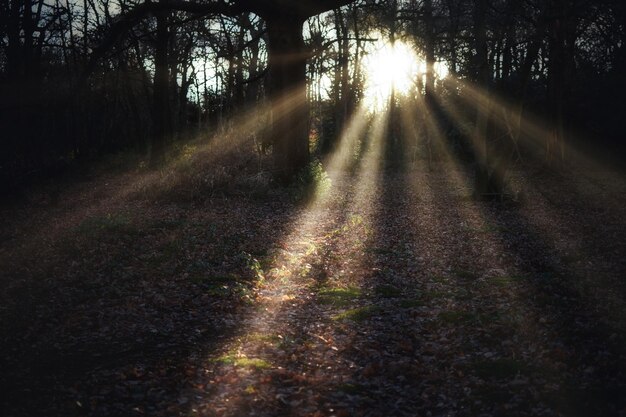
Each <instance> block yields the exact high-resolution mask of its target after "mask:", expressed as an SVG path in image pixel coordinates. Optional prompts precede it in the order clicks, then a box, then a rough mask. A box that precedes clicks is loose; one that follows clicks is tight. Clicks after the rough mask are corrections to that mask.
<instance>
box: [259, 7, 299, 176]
mask: <svg viewBox="0 0 626 417" xmlns="http://www.w3.org/2000/svg"><path fill="white" fill-rule="evenodd" d="M302 24H303V20H301V19H299V18H289V17H282V18H280V19H275V20H273V19H272V20H267V29H268V70H269V94H270V102H271V119H272V127H271V136H272V143H273V148H274V149H273V153H274V168H275V171H276V176H277V178H278V180H279V181H281V182H283V183H286V182H288V181H289V180H290V179H291V178H292V177H293V175H294V174H296V173H297V172H298V171H299V170H300V169H302V168H303V167H305V166H306V165H307V164H308V162H309V107H308V103H307V99H306V59H307V54H306V51H305V47H304V40H303V38H302Z"/></svg>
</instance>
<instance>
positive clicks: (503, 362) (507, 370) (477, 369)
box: [471, 358, 529, 379]
mask: <svg viewBox="0 0 626 417" xmlns="http://www.w3.org/2000/svg"><path fill="white" fill-rule="evenodd" d="M471 369H472V372H473V373H474V374H476V375H478V376H479V377H481V378H484V379H489V378H496V379H506V378H513V377H514V376H515V375H517V374H518V373H522V374H523V373H527V372H528V369H529V368H528V366H527V365H526V364H525V363H523V362H520V361H518V360H515V359H507V358H501V359H493V360H485V361H478V362H474V363H473V364H472V365H471Z"/></svg>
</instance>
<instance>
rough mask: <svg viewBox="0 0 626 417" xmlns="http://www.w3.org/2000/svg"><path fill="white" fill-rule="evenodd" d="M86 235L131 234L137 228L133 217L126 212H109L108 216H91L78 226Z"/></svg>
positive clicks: (80, 231)
mask: <svg viewBox="0 0 626 417" xmlns="http://www.w3.org/2000/svg"><path fill="white" fill-rule="evenodd" d="M76 231H77V232H78V233H81V234H84V235H90V236H91V235H100V234H103V233H107V234H108V233H112V234H113V233H114V234H129V233H132V232H136V231H137V230H136V229H134V228H133V227H132V224H131V219H130V217H129V216H127V215H124V214H111V213H109V214H107V215H106V216H95V217H89V218H87V219H85V220H83V221H82V222H81V223H80V224H79V225H78V226H77V228H76Z"/></svg>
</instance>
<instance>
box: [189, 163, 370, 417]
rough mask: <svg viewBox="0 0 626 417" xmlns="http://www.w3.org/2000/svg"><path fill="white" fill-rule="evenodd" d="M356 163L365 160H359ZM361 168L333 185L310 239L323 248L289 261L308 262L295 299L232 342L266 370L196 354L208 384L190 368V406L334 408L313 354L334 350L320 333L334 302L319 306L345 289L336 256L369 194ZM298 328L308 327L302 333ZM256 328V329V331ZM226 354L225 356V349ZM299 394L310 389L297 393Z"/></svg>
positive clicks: (229, 411) (244, 410) (289, 410)
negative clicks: (212, 359) (327, 296)
mask: <svg viewBox="0 0 626 417" xmlns="http://www.w3.org/2000/svg"><path fill="white" fill-rule="evenodd" d="M366 153H368V152H366ZM357 163H359V164H360V163H364V161H363V159H361V160H360V161H358V162H357ZM364 169H365V167H363V166H358V167H357V168H356V171H357V172H355V173H352V174H351V175H346V177H345V180H344V181H342V182H341V183H339V184H337V189H336V190H334V191H333V192H334V193H336V194H335V196H331V197H330V199H331V200H332V201H333V203H334V204H332V206H331V207H330V208H329V210H328V212H327V213H326V214H324V217H327V219H318V225H317V227H315V228H314V233H313V236H312V237H311V238H312V240H313V241H321V242H320V243H321V244H322V245H321V246H320V247H319V248H318V249H316V250H314V251H312V253H310V254H308V255H305V256H303V257H301V258H299V259H297V260H296V262H295V264H292V265H289V269H290V270H292V271H294V270H299V269H301V268H300V267H301V266H303V265H307V266H308V268H307V272H306V275H305V276H300V277H298V276H295V277H292V280H293V279H298V280H300V281H302V282H300V285H299V286H300V288H299V289H297V290H296V294H290V296H292V298H290V299H289V300H288V301H286V302H282V303H280V305H279V307H278V309H277V311H275V312H273V313H272V314H270V315H269V316H263V315H261V316H260V318H261V319H267V320H269V321H270V322H269V323H265V326H262V331H261V333H260V334H259V333H254V334H250V333H248V334H242V335H241V337H240V338H239V339H238V340H237V341H235V342H236V343H234V345H231V346H230V350H231V353H230V355H233V353H232V352H233V351H236V352H237V355H239V357H240V358H241V357H245V358H247V359H250V358H254V360H255V361H257V362H256V363H261V362H260V361H263V362H262V363H264V364H265V362H266V361H269V362H268V363H267V368H268V369H265V368H266V367H265V366H262V367H257V368H256V369H253V370H246V369H242V363H237V361H236V360H233V361H232V362H234V363H226V364H223V363H222V364H221V365H220V364H219V363H218V364H217V366H216V364H215V363H214V362H213V363H211V359H210V358H207V357H197V358H196V360H195V361H190V362H189V363H188V366H189V367H191V368H192V369H195V370H202V369H205V368H206V367H207V363H208V366H209V368H210V371H209V374H210V376H209V379H210V380H212V381H213V383H211V382H210V383H209V384H208V386H207V383H206V380H207V377H206V376H205V375H195V374H194V373H193V372H192V375H193V376H192V377H191V378H188V379H187V381H186V382H185V385H187V386H188V387H189V389H188V390H187V391H186V393H185V396H186V397H189V398H195V401H193V404H192V405H190V406H189V409H188V411H193V410H196V411H198V412H200V413H206V414H208V415H214V414H215V415H225V416H228V415H232V416H238V415H245V414H248V413H251V412H252V410H253V409H255V408H256V409H263V410H272V411H271V413H272V414H275V415H303V414H306V413H313V412H315V411H317V410H318V409H325V408H332V405H331V404H329V403H327V400H328V397H329V396H330V397H332V394H333V387H332V384H329V382H332V381H329V380H327V379H326V378H324V377H320V376H319V373H320V371H322V370H324V371H325V372H328V371H326V370H325V368H320V366H322V362H323V361H321V360H320V359H322V358H320V357H319V356H315V352H318V351H319V350H323V351H324V355H325V356H327V355H333V354H334V355H336V352H335V351H334V350H333V349H332V348H331V346H329V344H330V343H331V341H330V340H327V339H325V338H324V335H327V334H328V330H327V326H328V325H329V324H330V323H329V321H328V314H329V312H328V309H329V308H331V306H328V305H326V304H325V303H324V301H328V300H323V298H324V295H323V294H328V293H325V292H324V291H326V290H329V291H330V292H331V294H335V293H333V292H332V291H333V290H338V291H339V292H341V291H343V289H341V288H339V289H337V288H334V286H336V285H341V278H342V277H340V275H341V274H342V273H343V272H344V271H343V269H341V270H340V268H345V269H348V268H349V265H348V262H344V261H343V260H342V259H337V256H336V254H337V253H345V250H346V247H345V246H346V243H347V242H346V241H345V237H346V235H352V233H353V232H354V230H353V229H354V228H358V227H359V226H360V225H361V222H362V220H359V221H356V220H355V219H357V218H359V215H358V213H359V212H360V210H362V209H363V207H362V206H361V205H360V204H361V203H363V202H362V201H360V199H361V198H363V197H364V195H363V193H364V192H365V193H367V191H364V189H362V188H361V186H363V185H364V184H362V183H360V181H365V182H367V181H368V180H367V179H364V178H363V176H362V175H363V174H364ZM365 174H366V173H365ZM313 210H315V208H313ZM326 220H329V221H326ZM361 232H362V230H361ZM294 235H295V237H296V238H297V239H296V240H299V237H298V231H294ZM350 243H352V242H350ZM278 263H280V262H278ZM294 275H295V274H294ZM286 285H288V284H287V283H286ZM320 294H322V295H320ZM330 301H333V300H330ZM277 318H278V319H277ZM331 323H332V322H331ZM302 329H309V330H308V331H306V332H303V331H302ZM254 330H256V331H257V332H258V331H259V329H258V328H256V329H254ZM224 353H225V354H226V356H228V355H229V352H224ZM224 357H225V356H224V355H223V356H222V362H223V358H224ZM226 362H231V361H226ZM333 364H334V365H335V366H338V367H339V366H340V365H339V364H337V363H333ZM223 365H225V366H223ZM243 368H245V367H243ZM214 381H220V382H219V383H215V382H214ZM301 392H307V393H309V394H307V395H302V394H300V393H301ZM313 393H314V394H313ZM307 410H308V411H307Z"/></svg>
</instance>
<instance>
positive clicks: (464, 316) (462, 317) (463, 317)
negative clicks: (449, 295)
mask: <svg viewBox="0 0 626 417" xmlns="http://www.w3.org/2000/svg"><path fill="white" fill-rule="evenodd" d="M437 317H438V318H439V320H441V321H443V322H444V323H448V324H461V323H466V322H468V321H471V320H474V319H475V318H476V316H475V315H474V314H472V313H468V312H466V311H443V312H441V313H439V315H438V316H437Z"/></svg>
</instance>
